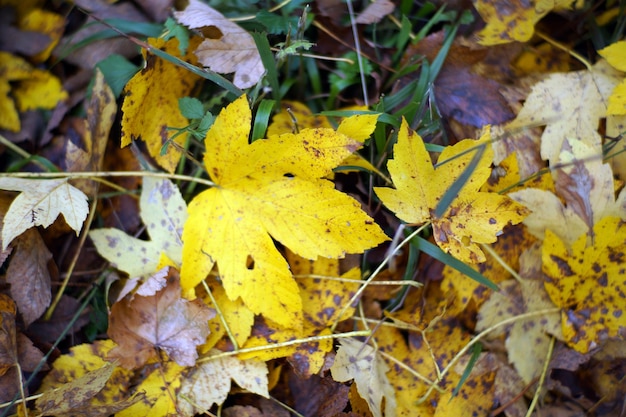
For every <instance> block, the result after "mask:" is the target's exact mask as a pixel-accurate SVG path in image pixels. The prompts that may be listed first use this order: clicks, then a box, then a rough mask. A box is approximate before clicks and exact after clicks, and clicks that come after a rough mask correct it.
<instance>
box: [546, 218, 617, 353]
mask: <svg viewBox="0 0 626 417" xmlns="http://www.w3.org/2000/svg"><path fill="white" fill-rule="evenodd" d="M588 239H589V236H588V235H587V234H586V233H585V234H583V235H581V236H580V237H579V238H578V240H576V241H575V242H573V243H572V244H571V247H569V248H568V246H569V245H567V243H566V242H563V241H562V240H561V239H559V237H558V236H557V235H556V234H554V233H552V232H551V231H550V230H547V231H546V236H545V240H544V242H543V252H542V259H543V272H544V273H545V274H546V275H547V276H548V281H547V282H546V283H545V288H546V290H547V291H548V294H549V295H550V299H552V301H553V302H554V304H556V305H557V306H558V307H560V308H562V313H561V319H562V328H563V335H564V337H565V340H566V341H567V344H568V345H569V346H571V347H573V348H574V349H576V350H577V351H578V352H581V353H586V352H588V351H590V350H591V349H594V348H595V347H597V346H599V345H600V344H601V343H602V342H603V341H604V340H606V339H607V338H615V337H618V336H619V335H620V334H622V333H623V332H624V329H625V328H626V314H624V305H626V304H625V302H626V300H625V299H626V296H624V292H623V291H621V290H620V288H621V286H622V285H623V281H624V278H623V258H624V251H625V250H626V226H625V225H624V222H623V221H622V220H621V219H619V218H617V217H606V218H604V219H602V220H600V221H599V222H597V223H596V224H595V226H594V229H593V245H592V246H589V245H588V244H587V242H588Z"/></svg>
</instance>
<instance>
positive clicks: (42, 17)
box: [18, 8, 66, 63]
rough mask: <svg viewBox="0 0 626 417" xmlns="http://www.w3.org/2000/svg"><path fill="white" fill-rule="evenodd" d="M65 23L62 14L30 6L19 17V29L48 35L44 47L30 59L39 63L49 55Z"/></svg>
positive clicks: (57, 41) (59, 37)
mask: <svg viewBox="0 0 626 417" xmlns="http://www.w3.org/2000/svg"><path fill="white" fill-rule="evenodd" d="M65 24H66V22H65V18H64V17H63V16H61V15H59V14H56V13H52V12H50V11H47V10H44V9H40V8H32V9H31V10H30V11H29V12H28V13H26V14H25V15H24V16H22V17H21V18H20V19H19V23H18V27H19V28H20V29H21V30H23V31H31V32H39V33H43V34H45V35H46V36H47V37H48V44H47V45H46V48H45V49H44V50H42V51H41V52H39V53H38V54H37V55H34V56H31V57H30V59H31V60H33V61H34V62H36V63H40V62H43V61H45V60H47V59H48V58H49V57H50V53H51V52H52V50H53V49H54V48H55V46H56V45H57V44H58V43H59V40H60V39H61V36H62V35H63V31H64V29H65Z"/></svg>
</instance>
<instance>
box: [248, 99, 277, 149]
mask: <svg viewBox="0 0 626 417" xmlns="http://www.w3.org/2000/svg"><path fill="white" fill-rule="evenodd" d="M275 105H276V100H261V103H259V107H258V109H257V111H256V115H255V116H254V124H253V127H252V142H254V141H255V140H257V139H262V138H264V137H265V132H267V125H268V124H269V121H270V117H271V116H272V109H273V108H274V106H275Z"/></svg>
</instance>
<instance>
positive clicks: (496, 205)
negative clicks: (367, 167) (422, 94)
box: [374, 120, 526, 263]
mask: <svg viewBox="0 0 626 417" xmlns="http://www.w3.org/2000/svg"><path fill="white" fill-rule="evenodd" d="M488 141H489V131H488V130H487V131H486V132H485V134H484V135H483V136H482V137H481V139H480V140H479V141H474V140H469V139H467V140H463V141H461V142H459V143H457V144H456V145H454V146H449V147H447V148H446V149H445V150H444V151H443V152H442V153H441V155H440V156H439V167H437V168H435V167H433V164H432V161H431V159H430V155H429V154H428V152H427V151H426V147H425V146H424V141H423V140H422V138H421V137H420V136H419V135H418V134H417V133H415V132H414V131H412V130H410V129H409V127H408V124H407V122H406V120H403V121H402V125H401V127H400V131H399V132H398V142H397V143H396V145H395V146H394V159H393V160H390V161H389V162H388V164H387V168H388V169H389V173H390V174H391V178H392V179H393V181H394V184H395V186H396V189H392V188H383V187H378V188H374V191H375V192H376V194H377V195H378V197H379V198H380V199H381V201H382V202H383V204H385V206H387V207H388V208H389V209H391V210H392V211H393V212H394V213H395V214H396V215H397V216H398V217H399V218H400V219H402V220H404V221H405V222H407V223H417V224H423V223H426V222H428V221H430V222H432V225H433V235H434V237H435V241H436V242H437V244H438V245H439V246H440V247H441V248H442V249H443V250H444V251H446V252H448V253H451V254H452V255H453V256H455V257H457V258H458V259H460V260H462V261H466V262H472V263H480V262H484V261H485V255H484V253H483V252H482V250H481V249H480V248H479V246H478V244H479V243H493V242H495V241H496V236H497V234H498V233H500V232H501V231H502V229H503V228H504V226H506V224H507V223H509V222H510V223H513V224H516V223H519V222H521V221H522V220H523V218H524V215H525V214H526V209H525V208H523V207H522V206H521V205H519V204H518V203H516V202H514V201H513V200H511V199H509V198H508V197H506V196H502V195H498V194H495V193H486V192H480V191H478V190H479V189H480V187H481V186H482V185H483V184H484V183H485V181H487V179H488V178H489V175H490V173H491V168H490V164H491V162H492V160H493V151H492V150H491V147H490V146H485V145H488ZM481 145H483V146H484V151H483V155H482V156H481V157H480V160H479V162H478V164H477V165H476V169H475V170H474V172H473V173H472V174H471V176H470V177H469V179H468V180H467V182H466V184H465V186H464V187H463V188H462V189H461V190H460V191H459V193H458V195H457V196H456V198H455V199H454V200H453V201H452V203H451V204H450V205H449V207H448V208H447V209H446V211H445V212H444V213H443V215H441V216H436V215H435V208H436V207H437V205H438V203H439V201H440V200H441V198H442V197H443V196H444V194H445V193H446V191H447V190H448V189H449V188H450V187H451V186H452V185H453V184H454V183H455V182H456V181H457V180H458V178H459V177H460V176H461V175H462V174H463V173H464V171H465V168H466V167H467V166H468V165H469V164H470V161H471V160H472V159H473V157H474V152H471V149H472V148H476V149H477V150H478V149H479V147H480V146H481ZM445 161H448V162H445ZM444 162H445V163H444Z"/></svg>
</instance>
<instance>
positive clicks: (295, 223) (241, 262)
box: [182, 96, 387, 328]
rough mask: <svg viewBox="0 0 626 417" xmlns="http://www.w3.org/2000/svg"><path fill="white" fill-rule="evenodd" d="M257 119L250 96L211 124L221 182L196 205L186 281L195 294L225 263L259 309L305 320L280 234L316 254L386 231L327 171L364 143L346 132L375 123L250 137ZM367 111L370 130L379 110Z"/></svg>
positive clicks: (354, 246) (238, 290) (357, 247)
mask: <svg viewBox="0 0 626 417" xmlns="http://www.w3.org/2000/svg"><path fill="white" fill-rule="evenodd" d="M356 117H358V116H356ZM251 119H252V115H251V111H250V107H249V105H248V102H247V98H246V97H245V96H242V97H240V98H239V99H237V100H236V101H235V102H233V103H232V104H230V105H229V106H228V107H226V108H225V109H223V110H222V112H221V113H220V115H219V116H218V117H217V118H216V120H215V123H214V124H213V126H212V127H211V129H210V130H209V132H208V133H207V136H206V139H205V145H206V149H207V152H206V153H205V155H204V164H205V166H206V169H207V171H208V173H209V175H210V177H211V179H212V180H213V182H215V184H216V186H215V187H213V188H211V189H208V190H206V191H203V192H202V193H200V194H199V195H197V196H196V197H195V198H194V199H193V201H192V202H191V203H190V205H189V218H188V220H187V222H186V224H185V227H184V231H183V242H184V246H183V265H182V286H183V289H184V290H185V291H186V294H187V296H193V289H194V287H195V286H196V285H198V284H199V283H200V282H201V281H202V280H204V279H205V278H206V276H207V275H208V273H209V272H210V271H211V269H212V268H213V266H214V265H215V264H217V267H218V270H219V275H220V277H221V279H222V282H223V284H224V289H225V290H226V294H227V295H228V297H229V298H230V299H231V300H235V299H237V298H239V297H241V299H242V300H243V302H244V304H245V305H246V306H247V307H248V308H249V309H250V310H252V311H253V312H254V313H255V314H263V315H264V316H266V318H268V319H270V320H272V321H274V322H276V323H278V324H279V325H281V326H285V327H294V328H295V327H301V324H302V300H301V299H300V295H299V293H298V286H297V285H296V283H295V281H294V280H293V278H292V276H291V272H290V271H289V267H288V265H287V262H286V261H285V259H284V258H283V256H282V255H281V254H280V252H279V251H278V249H277V248H276V245H275V243H274V240H273V239H275V240H277V241H279V242H280V243H282V244H283V245H284V246H286V247H288V248H289V249H291V250H292V251H293V252H294V253H297V254H298V255H300V256H303V257H305V258H308V259H315V258H317V257H318V256H324V257H328V258H339V257H343V256H344V255H345V254H346V253H361V252H363V251H364V250H366V249H369V248H372V247H374V246H377V245H378V244H380V243H382V242H383V241H385V240H387V237H386V236H385V234H384V233H383V232H382V230H381V229H380V227H378V225H377V224H375V223H374V221H373V219H372V218H370V217H369V216H368V215H366V214H365V213H364V212H363V211H362V210H361V206H360V204H359V202H358V201H356V200H355V199H353V198H352V197H349V196H348V195H346V194H344V193H341V192H339V191H337V190H336V189H335V188H334V186H333V183H332V182H330V181H328V180H325V179H323V177H325V176H326V175H328V174H329V173H331V172H332V169H333V168H335V167H336V166H337V165H338V164H339V163H340V162H341V161H343V160H344V159H345V158H346V157H347V156H348V155H350V154H351V153H352V152H354V151H355V150H356V149H358V148H359V147H360V146H361V142H359V141H358V140H355V139H354V138H353V137H351V136H348V134H350V135H354V136H357V137H359V135H361V136H362V134H363V131H365V130H367V129H362V128H359V127H357V126H354V125H353V124H352V122H353V121H350V122H344V123H346V125H345V126H344V124H343V123H342V125H341V126H340V127H339V129H338V131H335V130H333V129H328V128H320V129H304V130H301V131H300V132H299V133H297V134H293V133H287V134H284V135H280V136H272V137H271V138H269V139H265V140H257V141H255V142H253V143H252V144H248V135H249V132H250V122H251ZM360 119H361V121H362V123H364V124H369V131H370V132H372V131H373V129H374V126H375V122H376V119H375V118H374V117H361V118H360ZM348 120H349V119H348ZM342 126H344V127H343V129H344V131H345V132H346V133H348V134H346V133H341V130H342Z"/></svg>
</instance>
